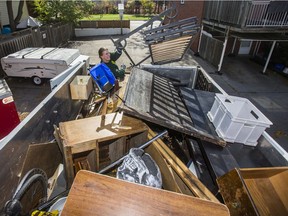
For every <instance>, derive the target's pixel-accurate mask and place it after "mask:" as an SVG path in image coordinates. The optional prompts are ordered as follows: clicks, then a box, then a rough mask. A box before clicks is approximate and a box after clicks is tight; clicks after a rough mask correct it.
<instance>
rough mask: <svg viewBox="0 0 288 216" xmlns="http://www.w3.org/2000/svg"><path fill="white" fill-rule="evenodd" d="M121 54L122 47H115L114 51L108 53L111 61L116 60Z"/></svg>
mask: <svg viewBox="0 0 288 216" xmlns="http://www.w3.org/2000/svg"><path fill="white" fill-rule="evenodd" d="M121 55H122V49H121V48H119V47H117V48H116V51H115V52H114V53H110V58H111V60H112V61H116V60H117V59H119V58H120V56H121Z"/></svg>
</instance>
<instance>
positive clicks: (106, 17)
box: [82, 14, 153, 20]
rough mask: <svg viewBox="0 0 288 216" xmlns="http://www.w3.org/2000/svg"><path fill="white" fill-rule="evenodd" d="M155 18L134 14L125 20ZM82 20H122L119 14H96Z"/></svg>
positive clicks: (128, 15)
mask: <svg viewBox="0 0 288 216" xmlns="http://www.w3.org/2000/svg"><path fill="white" fill-rule="evenodd" d="M151 17H153V16H143V15H134V14H124V15H123V19H124V20H149V19H150V18H151ZM82 20H120V16H119V14H94V15H90V16H89V17H85V18H83V19H82Z"/></svg>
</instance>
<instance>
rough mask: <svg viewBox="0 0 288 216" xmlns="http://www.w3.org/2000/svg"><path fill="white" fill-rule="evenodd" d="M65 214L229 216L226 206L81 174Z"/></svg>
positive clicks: (64, 210)
mask: <svg viewBox="0 0 288 216" xmlns="http://www.w3.org/2000/svg"><path fill="white" fill-rule="evenodd" d="M61 215H62V216H66V215H69V216H71V215H101V216H102V215H106V216H109V215H117V216H121V215H125V216H126V215H131V216H132V215H135V216H136V215H137V216H140V215H145V216H147V215H195V216H196V215H197V216H201V215H219V216H220V215H221V216H224V215H229V211H228V209H227V207H226V206H224V205H223V204H220V203H214V202H211V201H207V200H202V199H198V198H195V197H191V196H186V195H181V194H178V193H173V192H169V191H165V190H161V189H155V188H152V187H147V186H143V185H140V184H135V183H130V182H126V181H122V180H119V179H115V178H112V177H108V176H104V175H100V174H97V173H92V172H89V171H83V170H82V171H79V172H78V173H77V176H76V178H75V180H74V182H73V185H72V187H71V190H70V192H69V195H68V197H67V200H66V204H65V206H64V209H63V211H62V214H61Z"/></svg>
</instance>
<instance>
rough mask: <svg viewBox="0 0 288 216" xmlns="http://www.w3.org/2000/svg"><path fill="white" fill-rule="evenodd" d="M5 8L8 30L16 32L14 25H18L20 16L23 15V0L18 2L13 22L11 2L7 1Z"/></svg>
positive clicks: (10, 0)
mask: <svg viewBox="0 0 288 216" xmlns="http://www.w3.org/2000/svg"><path fill="white" fill-rule="evenodd" d="M6 6H7V11H8V17H9V24H10V28H11V30H12V32H14V31H15V30H16V25H17V24H18V23H19V21H20V19H21V17H22V14H23V6H24V0H20V1H19V5H18V12H17V16H16V18H15V20H14V14H13V1H12V0H7V1H6Z"/></svg>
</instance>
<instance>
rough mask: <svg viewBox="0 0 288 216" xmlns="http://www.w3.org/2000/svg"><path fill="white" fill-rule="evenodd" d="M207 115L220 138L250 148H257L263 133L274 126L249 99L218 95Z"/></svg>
mask: <svg viewBox="0 0 288 216" xmlns="http://www.w3.org/2000/svg"><path fill="white" fill-rule="evenodd" d="M207 115H208V118H209V119H210V121H211V122H212V123H213V125H214V127H215V129H216V133H217V134H218V136H219V137H222V138H223V139H224V140H225V141H227V142H232V143H234V142H237V143H243V144H245V145H250V146H256V145H257V140H258V139H259V137H260V136H261V134H262V133H263V131H264V130H265V129H266V128H267V127H270V125H272V122H271V121H269V119H267V118H266V116H265V115H264V114H263V113H261V112H260V111H259V110H258V109H257V108H256V107H255V106H254V105H253V104H252V103H251V102H250V101H249V100H248V99H246V98H241V97H235V96H229V95H223V94H216V96H215V100H214V103H213V106H212V108H211V110H210V111H209V112H208V114H207Z"/></svg>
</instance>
